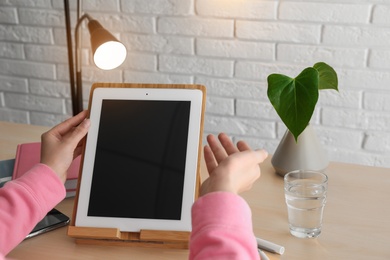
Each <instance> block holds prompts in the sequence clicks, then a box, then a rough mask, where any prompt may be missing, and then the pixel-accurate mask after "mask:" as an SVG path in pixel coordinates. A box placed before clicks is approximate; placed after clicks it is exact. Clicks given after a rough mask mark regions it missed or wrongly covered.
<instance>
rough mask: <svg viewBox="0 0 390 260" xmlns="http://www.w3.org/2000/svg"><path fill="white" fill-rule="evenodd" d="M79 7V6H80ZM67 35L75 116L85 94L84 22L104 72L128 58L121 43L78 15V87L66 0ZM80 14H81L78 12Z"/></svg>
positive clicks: (95, 24) (87, 17)
mask: <svg viewBox="0 0 390 260" xmlns="http://www.w3.org/2000/svg"><path fill="white" fill-rule="evenodd" d="M78 3H79V2H78ZM78 5H79V4H78ZM64 10H65V23H66V35H67V45H68V60H69V78H70V88H71V95H72V109H73V115H76V114H78V113H79V112H81V111H82V110H83V94H82V76H81V75H82V73H81V55H80V49H81V48H80V39H79V28H80V25H81V24H82V22H83V21H84V20H85V19H87V20H88V30H89V33H90V35H91V48H92V54H93V61H94V63H95V65H96V66H97V67H98V68H100V69H103V70H111V69H114V68H116V67H118V66H120V65H121V64H122V63H123V61H124V60H125V58H126V47H125V46H124V45H123V44H122V43H121V42H119V41H118V40H117V39H116V38H115V37H114V36H113V35H112V34H111V33H110V32H108V31H107V30H106V29H104V28H103V26H102V25H101V24H100V23H99V22H98V21H97V20H95V19H93V18H92V17H91V16H90V15H88V14H83V15H82V16H81V17H80V16H79V15H77V17H79V18H78V20H77V24H76V28H75V48H76V52H75V60H76V87H75V82H74V67H73V51H72V39H71V29H70V11H69V1H68V0H64ZM77 13H79V12H77Z"/></svg>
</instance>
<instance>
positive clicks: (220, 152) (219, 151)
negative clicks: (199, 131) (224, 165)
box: [207, 135, 227, 163]
mask: <svg viewBox="0 0 390 260" xmlns="http://www.w3.org/2000/svg"><path fill="white" fill-rule="evenodd" d="M207 142H208V143H209V146H210V149H211V151H212V152H213V154H214V157H215V160H216V161H217V163H220V162H221V161H223V160H224V159H225V158H226V157H227V154H226V151H225V149H224V148H223V147H222V146H221V144H220V143H219V142H218V140H217V139H216V138H215V136H213V135H208V136H207Z"/></svg>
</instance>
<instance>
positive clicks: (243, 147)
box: [237, 141, 252, 152]
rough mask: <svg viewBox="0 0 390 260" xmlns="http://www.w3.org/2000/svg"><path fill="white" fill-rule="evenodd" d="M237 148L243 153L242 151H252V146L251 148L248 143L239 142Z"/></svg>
mask: <svg viewBox="0 0 390 260" xmlns="http://www.w3.org/2000/svg"><path fill="white" fill-rule="evenodd" d="M237 148H238V150H240V151H241V152H242V151H247V150H252V149H251V148H250V146H249V145H248V144H247V143H246V142H244V141H238V142H237Z"/></svg>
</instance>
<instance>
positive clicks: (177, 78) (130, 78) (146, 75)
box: [124, 70, 193, 84]
mask: <svg viewBox="0 0 390 260" xmlns="http://www.w3.org/2000/svg"><path fill="white" fill-rule="evenodd" d="M124 82H131V83H161V84H192V83H193V80H192V76H185V75H174V74H164V73H151V72H141V71H128V70H126V71H125V72H124Z"/></svg>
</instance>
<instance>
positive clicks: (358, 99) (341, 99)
mask: <svg viewBox="0 0 390 260" xmlns="http://www.w3.org/2000/svg"><path fill="white" fill-rule="evenodd" d="M362 99H363V98H362V92H361V91H355V90H349V89H348V88H345V87H344V86H339V91H335V90H331V89H324V90H320V95H319V99H318V103H317V105H318V106H332V107H344V108H355V109H359V108H362Z"/></svg>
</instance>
